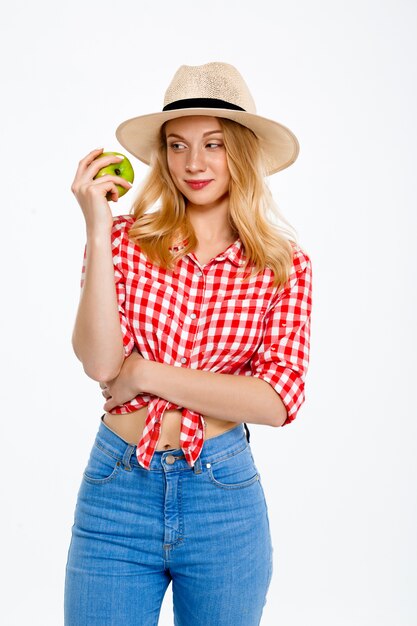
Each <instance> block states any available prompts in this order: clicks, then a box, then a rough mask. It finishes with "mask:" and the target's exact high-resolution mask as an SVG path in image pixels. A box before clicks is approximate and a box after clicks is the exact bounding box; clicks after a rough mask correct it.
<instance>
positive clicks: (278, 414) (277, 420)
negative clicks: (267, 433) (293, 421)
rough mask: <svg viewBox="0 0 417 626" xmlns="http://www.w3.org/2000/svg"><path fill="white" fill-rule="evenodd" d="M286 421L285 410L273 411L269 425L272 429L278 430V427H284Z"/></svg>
mask: <svg viewBox="0 0 417 626" xmlns="http://www.w3.org/2000/svg"><path fill="white" fill-rule="evenodd" d="M286 421H287V410H286V409H285V407H284V408H283V409H282V410H280V411H275V412H274V413H273V414H272V416H271V421H270V425H271V426H274V428H279V427H280V426H284V424H285V422H286Z"/></svg>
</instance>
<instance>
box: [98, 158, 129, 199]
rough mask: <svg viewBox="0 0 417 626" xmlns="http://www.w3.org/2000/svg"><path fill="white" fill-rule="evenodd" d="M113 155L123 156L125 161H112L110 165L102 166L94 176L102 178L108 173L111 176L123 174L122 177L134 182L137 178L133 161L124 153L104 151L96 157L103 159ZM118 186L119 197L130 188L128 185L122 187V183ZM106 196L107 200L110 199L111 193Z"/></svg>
mask: <svg viewBox="0 0 417 626" xmlns="http://www.w3.org/2000/svg"><path fill="white" fill-rule="evenodd" d="M113 155H114V156H120V157H123V161H118V162H117V163H110V165H106V167H102V168H101V170H99V171H98V172H97V174H96V175H95V176H94V178H95V179H96V178H100V177H101V176H106V175H107V174H110V175H111V176H121V177H122V178H124V179H125V180H127V181H128V182H129V183H133V180H134V178H135V173H134V171H133V167H132V164H131V162H130V161H129V159H128V158H127V157H126V156H125V155H124V154H120V152H102V153H101V154H99V156H98V157H96V158H97V159H101V157H106V156H113ZM116 187H117V191H118V192H119V198H120V197H121V196H124V195H125V193H126V192H127V191H129V190H128V189H126V187H122V186H121V185H116ZM106 198H107V200H109V199H110V195H109V194H107V196H106Z"/></svg>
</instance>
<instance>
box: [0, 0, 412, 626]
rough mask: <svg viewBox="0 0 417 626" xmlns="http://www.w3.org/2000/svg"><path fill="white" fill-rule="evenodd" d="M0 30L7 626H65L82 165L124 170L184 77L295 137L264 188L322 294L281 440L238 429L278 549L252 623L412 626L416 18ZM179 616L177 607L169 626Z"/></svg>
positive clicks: (96, 13)
mask: <svg viewBox="0 0 417 626" xmlns="http://www.w3.org/2000/svg"><path fill="white" fill-rule="evenodd" d="M2 13H3V14H2V18H1V37H0V41H1V44H0V45H1V48H2V50H1V59H2V71H1V87H2V97H1V101H0V107H1V116H0V124H1V138H2V141H1V154H0V159H1V172H3V174H2V177H1V191H2V193H1V196H2V215H3V217H2V222H1V229H2V234H1V254H2V265H1V269H2V278H1V285H2V306H1V313H2V320H1V333H2V335H1V349H2V355H3V356H2V383H3V384H2V399H1V400H2V401H1V405H2V412H1V420H0V427H1V441H2V475H1V490H2V493H1V504H2V519H1V533H0V538H1V543H2V545H1V555H2V557H1V569H2V570H3V576H2V580H3V584H2V595H3V598H2V601H1V605H0V606H1V615H0V621H1V623H2V624H4V625H5V626H14V625H21V624H26V623H30V624H31V625H32V626H57V625H60V624H62V602H63V579H64V568H65V561H66V553H67V548H68V543H69V539H70V529H71V524H72V516H73V509H74V505H75V499H76V494H77V490H78V486H79V482H80V479H81V473H82V470H83V468H84V465H85V463H86V460H87V455H88V452H89V449H90V447H91V444H92V440H93V437H94V434H95V432H96V429H97V426H98V419H99V415H100V413H101V408H102V402H103V401H102V398H101V395H100V393H99V389H98V385H97V383H94V382H93V381H91V380H90V379H88V378H87V377H86V376H85V374H84V373H83V371H82V367H81V365H80V364H79V362H78V361H77V359H76V357H75V356H74V355H73V352H72V348H71V342H70V339H71V333H72V326H73V322H74V317H75V312H76V307H77V304H78V296H79V274H80V269H81V261H82V251H83V246H84V224H83V219H82V214H81V210H80V209H79V206H78V204H77V203H76V200H75V198H74V197H73V195H72V193H71V191H70V186H71V182H72V179H73V177H74V174H75V170H76V167H77V165H78V161H79V160H80V159H81V158H82V157H83V156H84V155H85V154H87V153H88V152H89V151H90V150H92V149H93V148H96V147H104V148H105V149H106V150H118V149H119V150H120V146H119V144H118V143H117V141H116V139H115V137H114V131H115V128H116V126H117V125H118V124H119V123H120V122H121V121H123V120H125V119H127V118H129V117H133V116H135V115H140V114H145V113H148V112H154V111H158V110H160V109H161V108H162V100H163V94H164V91H165V89H166V87H167V85H168V83H169V82H170V80H171V78H172V76H173V74H174V72H175V71H176V69H177V68H178V67H179V66H180V65H182V64H187V65H198V64H201V63H206V62H208V61H226V62H229V63H232V64H233V65H235V66H236V67H237V68H238V69H239V70H240V72H241V73H242V74H243V76H244V77H245V79H246V82H247V83H248V85H249V87H250V89H251V91H252V93H253V95H254V98H255V101H256V102H257V107H258V112H259V113H260V114H261V115H264V116H265V117H270V118H272V119H276V120H278V121H280V122H282V123H283V124H285V125H287V126H288V127H289V128H291V129H292V130H293V131H294V133H295V134H296V135H297V137H298V138H299V141H300V144H301V153H300V157H299V159H298V160H297V162H296V163H295V164H294V165H293V166H292V167H291V168H289V169H288V170H286V171H284V172H281V173H279V174H276V175H275V176H273V177H272V178H271V179H270V185H271V187H272V189H273V192H274V195H275V197H276V199H277V202H278V205H279V207H280V209H281V211H282V212H283V214H284V215H285V216H286V217H287V219H288V220H289V221H290V222H291V223H292V224H293V225H294V226H295V227H296V229H297V231H298V235H299V241H300V244H301V245H302V246H304V248H305V250H306V251H307V252H308V253H309V254H310V256H311V258H312V262H313V272H314V294H313V304H314V310H313V319H312V341H311V365H310V371H309V374H308V380H307V388H306V394H307V399H306V403H305V405H304V406H303V408H302V409H301V411H300V413H299V416H298V417H297V419H296V421H295V422H294V423H293V424H291V425H289V426H286V427H285V428H283V429H271V428H269V427H266V426H262V427H260V426H258V427H252V428H251V431H252V448H253V452H254V456H255V459H256V461H257V464H258V466H259V469H260V470H261V474H262V479H263V484H264V488H265V491H266V494H267V500H268V504H269V511H270V522H271V530H272V534H273V540H274V546H275V550H274V566H275V571H274V576H273V579H272V583H271V587H270V591H269V594H268V603H267V606H266V608H265V610H264V617H263V620H262V625H263V626H276V625H277V624H280V625H282V626H307V625H316V624H317V625H320V626H335V625H337V626H348V625H349V626H388V625H389V626H415V625H416V624H417V601H416V598H417V593H416V592H417V584H416V583H417V580H416V578H417V577H416V573H417V571H416V568H417V558H416V557H417V554H416V552H417V550H416V548H417V541H416V522H417V520H416V504H417V498H416V470H417V468H416V430H417V428H416V402H415V400H416V398H415V395H416V394H415V389H416V371H415V363H416V357H415V352H416V333H415V325H416V324H415V322H416V317H415V312H414V311H415V281H416V256H415V247H416V246H415V238H416V217H415V212H416V201H415V197H416V194H415V185H416V178H415V177H416V174H415V167H416V160H415V159H416V144H417V136H416V135H417V133H416V123H415V117H416V111H417V102H416V65H415V60H416V58H417V44H416V42H417V36H416V34H417V33H416V24H417V5H416V3H415V2H412V1H411V0H350V1H347V0H346V1H345V2H344V1H341V0H322V1H319V2H310V1H309V0H299V1H298V2H283V1H282V0H277V1H274V2H272V1H271V2H270V3H269V2H267V1H266V0H257V1H256V2H244V1H242V0H239V2H237V1H230V2H227V3H226V2H224V0H220V1H219V0H211V1H210V2H206V3H196V2H166V3H163V2H154V3H150V2H146V3H145V2H140V1H138V0H124V2H114V1H113V2H109V1H107V0H101V1H100V2H98V1H93V2H79V1H76V0H73V1H72V2H69V3H66V4H62V5H61V4H57V3H55V2H52V0H51V1H50V2H48V1H45V0H43V1H42V0H41V1H38V2H34V3H29V2H22V1H21V2H18V1H17V2H15V3H14V4H12V3H8V5H7V7H6V8H3V11H2ZM133 163H134V167H135V171H136V181H137V182H138V183H139V182H140V180H141V179H142V178H143V176H144V175H145V172H146V168H145V166H143V165H142V164H140V163H139V161H137V160H136V159H133ZM135 186H136V185H135ZM134 192H135V190H133V191H131V192H129V194H127V195H126V196H125V197H124V199H123V200H121V201H120V202H119V204H118V205H113V206H114V210H115V214H118V213H127V212H128V211H129V209H130V203H131V200H132V197H133V194H134ZM98 314H99V312H98ZM413 389H414V392H413ZM242 593H250V590H247V589H243V590H242ZM171 611H172V598H171V592H170V590H169V591H168V592H167V595H166V598H165V601H164V606H163V609H162V613H161V620H160V624H161V626H168V625H171V624H172V619H171ZM236 626H239V625H238V624H237V625H236Z"/></svg>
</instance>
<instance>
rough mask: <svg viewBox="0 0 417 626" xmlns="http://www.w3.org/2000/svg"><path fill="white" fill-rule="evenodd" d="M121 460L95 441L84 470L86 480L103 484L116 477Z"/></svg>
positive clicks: (95, 483) (94, 483)
mask: <svg viewBox="0 0 417 626" xmlns="http://www.w3.org/2000/svg"><path fill="white" fill-rule="evenodd" d="M120 469H121V462H120V461H119V460H118V459H116V458H115V457H114V456H112V455H111V454H110V453H109V452H108V451H106V450H105V449H104V448H102V447H101V446H100V444H99V443H97V442H95V443H94V446H93V448H92V450H91V453H90V458H89V459H88V463H87V467H86V468H85V470H84V480H85V481H86V482H88V483H91V484H93V485H103V484H105V483H108V482H110V481H112V480H114V479H115V478H116V476H117V475H118V474H119V472H120Z"/></svg>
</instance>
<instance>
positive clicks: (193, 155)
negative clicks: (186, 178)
mask: <svg viewBox="0 0 417 626" xmlns="http://www.w3.org/2000/svg"><path fill="white" fill-rule="evenodd" d="M185 169H186V170H187V172H204V171H205V170H206V169H207V163H206V160H205V156H204V151H203V150H200V149H198V148H194V149H192V150H190V151H189V153H188V159H187V162H186V164H185Z"/></svg>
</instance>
